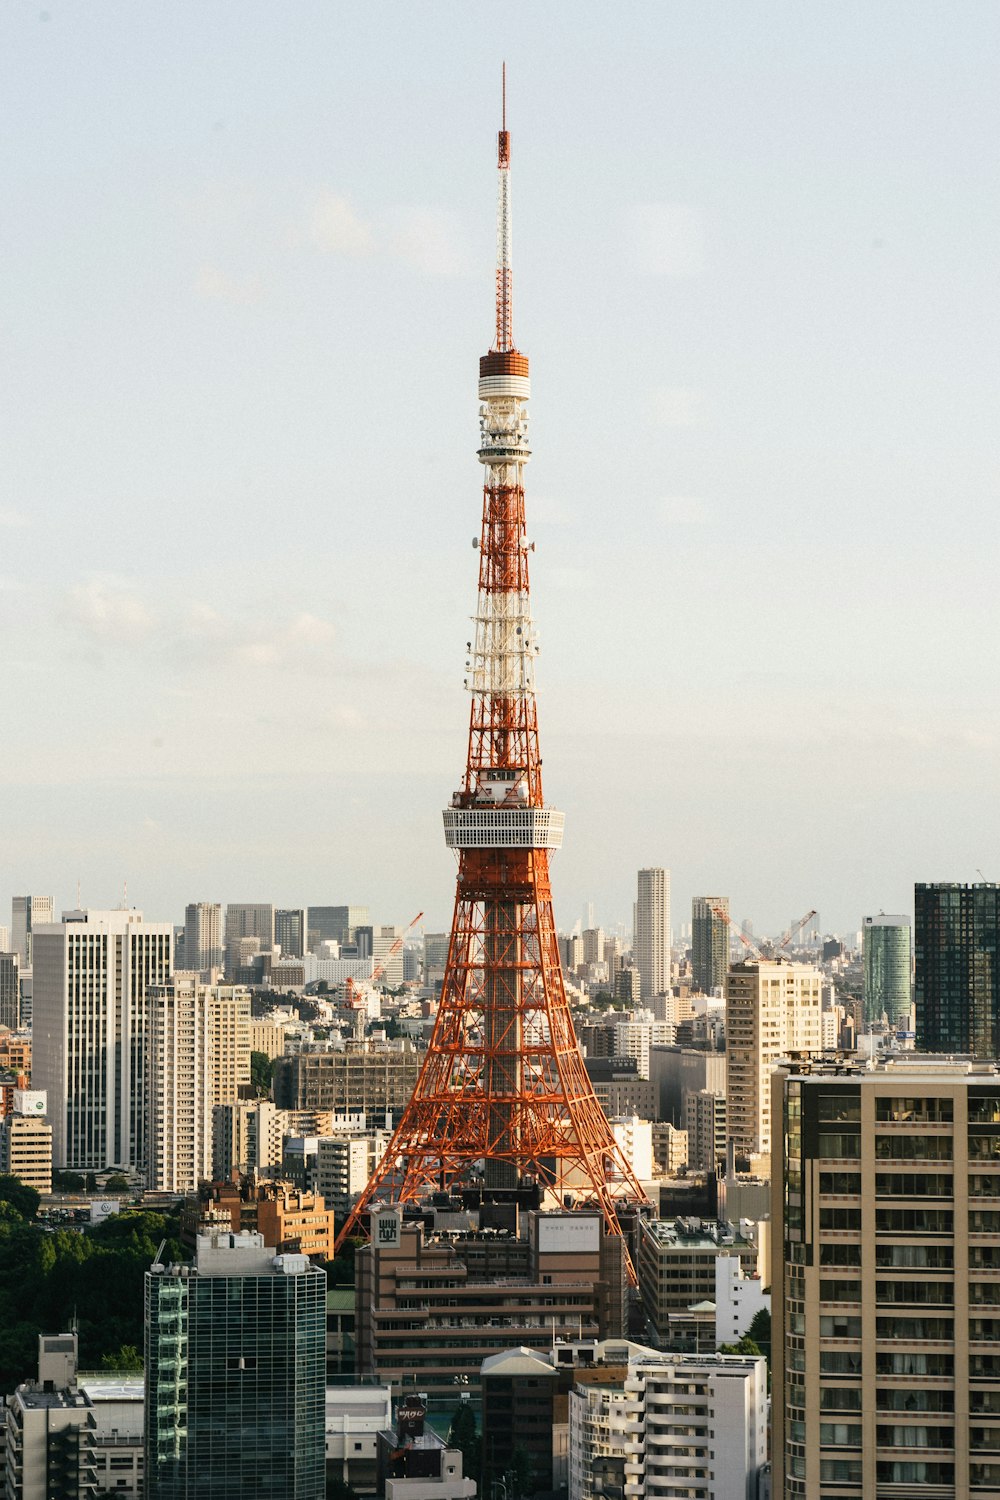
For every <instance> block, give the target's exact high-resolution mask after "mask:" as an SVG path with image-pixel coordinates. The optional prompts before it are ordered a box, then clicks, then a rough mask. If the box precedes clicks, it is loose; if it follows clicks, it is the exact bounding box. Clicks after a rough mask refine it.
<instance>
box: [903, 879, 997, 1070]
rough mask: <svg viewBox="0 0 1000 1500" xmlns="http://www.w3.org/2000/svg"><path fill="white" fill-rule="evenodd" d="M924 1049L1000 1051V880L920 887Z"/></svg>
mask: <svg viewBox="0 0 1000 1500" xmlns="http://www.w3.org/2000/svg"><path fill="white" fill-rule="evenodd" d="M914 939H915V942H914V948H915V957H916V975H915V986H914V997H915V1001H916V1013H917V1047H918V1049H919V1050H920V1051H922V1052H946V1053H955V1052H957V1053H968V1054H971V1055H972V1056H974V1057H983V1058H988V1057H997V1056H998V1055H1000V885H994V884H992V883H989V884H988V883H983V884H981V885H958V884H954V883H944V882H940V883H937V882H936V883H934V884H926V885H917V886H915V887H914Z"/></svg>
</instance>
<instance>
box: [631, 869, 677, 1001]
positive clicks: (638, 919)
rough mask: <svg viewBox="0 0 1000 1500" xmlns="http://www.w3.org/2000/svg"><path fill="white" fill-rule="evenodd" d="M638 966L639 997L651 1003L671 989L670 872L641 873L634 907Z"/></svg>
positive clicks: (654, 870)
mask: <svg viewBox="0 0 1000 1500" xmlns="http://www.w3.org/2000/svg"><path fill="white" fill-rule="evenodd" d="M635 966H636V968H637V969H638V970H639V982H640V995H641V998H642V999H643V1000H651V999H652V998H653V996H654V995H662V994H663V992H664V990H668V989H669V988H670V871H669V870H664V869H660V868H654V869H649V870H640V871H639V882H638V893H637V896H636V903H635Z"/></svg>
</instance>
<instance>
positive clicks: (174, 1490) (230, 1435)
mask: <svg viewBox="0 0 1000 1500" xmlns="http://www.w3.org/2000/svg"><path fill="white" fill-rule="evenodd" d="M325 1313H326V1273H325V1272H323V1271H320V1270H317V1269H315V1268H314V1267H312V1266H311V1265H310V1263H309V1261H308V1259H307V1258H306V1257H305V1256H304V1255H275V1254H274V1252H273V1250H270V1249H268V1248H267V1247H266V1245H265V1242H264V1238H263V1236H262V1235H260V1234H226V1233H218V1232H216V1233H211V1234H200V1235H199V1236H198V1242H197V1254H196V1260H195V1264H194V1265H193V1266H191V1265H173V1266H164V1265H161V1264H159V1263H156V1264H154V1265H153V1267H152V1269H151V1270H149V1271H147V1272H146V1310H145V1318H146V1418H145V1430H146V1463H145V1496H146V1500H196V1497H197V1500H230V1497H233V1496H242V1495H274V1496H278V1495H281V1496H283V1497H285V1500H323V1497H324V1496H325V1494H326V1462H325V1456H324V1397H325V1385H326V1373H325V1371H326V1364H325V1359H326V1354H325V1344H326V1316H325Z"/></svg>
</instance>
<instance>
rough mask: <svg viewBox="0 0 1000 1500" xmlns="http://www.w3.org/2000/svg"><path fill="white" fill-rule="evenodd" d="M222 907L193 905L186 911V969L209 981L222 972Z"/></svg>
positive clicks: (199, 902)
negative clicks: (213, 972)
mask: <svg viewBox="0 0 1000 1500" xmlns="http://www.w3.org/2000/svg"><path fill="white" fill-rule="evenodd" d="M224 957H225V954H224V950H223V943H222V907H221V906H220V905H219V903H218V902H217V901H192V902H191V903H190V904H189V905H188V906H186V907H185V908H184V967H185V969H187V970H190V971H191V972H192V973H194V974H200V975H201V976H202V978H203V979H207V978H208V977H209V974H210V973H211V971H212V970H213V969H221V968H222V964H223V960H224Z"/></svg>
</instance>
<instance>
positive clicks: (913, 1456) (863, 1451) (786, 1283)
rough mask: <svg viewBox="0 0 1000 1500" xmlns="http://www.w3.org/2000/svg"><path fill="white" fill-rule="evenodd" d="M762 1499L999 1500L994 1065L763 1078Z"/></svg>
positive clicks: (906, 1063)
mask: <svg viewBox="0 0 1000 1500" xmlns="http://www.w3.org/2000/svg"><path fill="white" fill-rule="evenodd" d="M773 1108H774V1116H775V1121H776V1122H777V1121H778V1120H779V1119H780V1121H781V1128H780V1129H776V1130H775V1133H774V1171H773V1174H772V1184H771V1186H772V1223H773V1226H774V1229H773V1235H772V1258H771V1292H772V1320H773V1321H772V1376H773V1393H774V1399H773V1440H772V1453H773V1458H774V1490H773V1494H774V1497H775V1500H795V1497H808V1500H833V1497H834V1496H836V1497H841V1496H846V1495H853V1496H863V1497H867V1496H872V1497H879V1500H880V1497H882V1496H886V1497H888V1496H900V1497H906V1500H911V1497H915V1496H917V1495H925V1496H931V1495H934V1496H941V1497H944V1496H947V1497H949V1500H976V1497H980V1496H981V1497H983V1500H986V1497H990V1500H992V1497H994V1496H996V1495H997V1494H1000V1281H998V1279H997V1277H998V1275H1000V1240H998V1231H1000V1069H998V1066H997V1064H996V1063H995V1062H973V1063H969V1062H955V1061H952V1060H951V1059H948V1058H943V1057H933V1056H927V1057H923V1056H920V1055H919V1054H914V1053H908V1054H905V1055H901V1056H899V1057H898V1058H896V1059H894V1060H893V1061H891V1062H886V1063H881V1064H878V1065H876V1066H875V1067H866V1066H862V1065H860V1064H858V1065H855V1066H852V1065H845V1064H843V1063H840V1064H836V1065H835V1064H833V1063H823V1062H813V1063H811V1064H805V1065H801V1066H797V1065H794V1064H788V1065H787V1066H783V1067H782V1068H781V1069H780V1070H778V1071H777V1072H776V1074H775V1077H774V1104H773Z"/></svg>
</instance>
